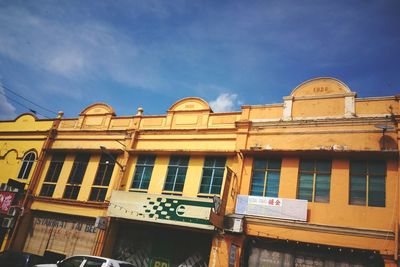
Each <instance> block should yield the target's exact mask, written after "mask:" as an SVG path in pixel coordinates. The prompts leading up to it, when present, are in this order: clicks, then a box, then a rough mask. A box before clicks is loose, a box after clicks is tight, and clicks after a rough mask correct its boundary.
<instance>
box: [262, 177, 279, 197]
mask: <svg viewBox="0 0 400 267" xmlns="http://www.w3.org/2000/svg"><path fill="white" fill-rule="evenodd" d="M279 176H280V172H276V171H269V172H268V175H267V189H266V193H265V196H267V197H278V192H279Z"/></svg>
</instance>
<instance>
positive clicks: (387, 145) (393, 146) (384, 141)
mask: <svg viewBox="0 0 400 267" xmlns="http://www.w3.org/2000/svg"><path fill="white" fill-rule="evenodd" d="M379 145H380V147H381V150H397V149H398V147H397V142H396V140H394V139H393V138H392V137H390V136H386V135H384V136H382V137H381V138H380V139H379Z"/></svg>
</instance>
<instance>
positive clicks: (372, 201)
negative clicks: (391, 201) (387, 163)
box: [368, 175, 386, 207]
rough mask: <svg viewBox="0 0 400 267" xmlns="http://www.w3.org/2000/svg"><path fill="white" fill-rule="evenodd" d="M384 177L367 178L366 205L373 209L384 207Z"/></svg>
mask: <svg viewBox="0 0 400 267" xmlns="http://www.w3.org/2000/svg"><path fill="white" fill-rule="evenodd" d="M385 187H386V183H385V177H384V176H372V175H371V176H369V185H368V205H369V206H374V207H385V197H386V193H385V191H386V190H385Z"/></svg>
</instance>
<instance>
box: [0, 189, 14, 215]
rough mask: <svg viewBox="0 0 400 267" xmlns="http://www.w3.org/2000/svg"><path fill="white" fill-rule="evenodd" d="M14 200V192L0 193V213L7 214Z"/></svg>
mask: <svg viewBox="0 0 400 267" xmlns="http://www.w3.org/2000/svg"><path fill="white" fill-rule="evenodd" d="M14 198H15V193H14V192H6V191H0V213H3V214H7V212H8V210H9V209H10V207H11V205H12V203H13V201H14Z"/></svg>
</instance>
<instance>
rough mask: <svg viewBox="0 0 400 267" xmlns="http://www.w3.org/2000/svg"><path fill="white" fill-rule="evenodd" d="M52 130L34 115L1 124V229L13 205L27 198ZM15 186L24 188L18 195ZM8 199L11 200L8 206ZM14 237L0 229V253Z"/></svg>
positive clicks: (24, 115)
mask: <svg viewBox="0 0 400 267" xmlns="http://www.w3.org/2000/svg"><path fill="white" fill-rule="evenodd" d="M52 127H53V121H51V120H38V119H37V118H36V117H35V116H33V115H31V114H22V115H20V116H18V117H17V118H16V119H15V120H14V121H1V122H0V147H1V150H0V170H1V172H0V184H1V188H0V194H1V199H2V203H1V204H2V209H1V212H0V225H3V221H4V219H6V218H8V216H7V211H8V209H9V208H10V207H11V206H13V205H18V202H21V203H22V201H23V198H24V196H25V194H24V191H23V190H24V189H25V190H26V189H27V188H28V185H29V184H30V182H31V178H32V176H33V172H34V169H35V168H36V166H37V162H38V159H39V158H40V156H41V154H43V153H42V149H43V147H44V145H45V143H46V141H47V139H48V136H49V132H50V129H51V128H52ZM15 183H17V184H18V183H20V184H21V186H22V188H21V189H20V190H19V192H16V190H14V189H15V188H14V187H12V186H11V185H14V184H15ZM7 197H8V199H9V200H11V202H9V203H8V204H7V203H6V202H7V200H6V198H7ZM10 197H11V198H10ZM3 204H4V206H3ZM4 223H5V222H4ZM13 223H14V222H13ZM11 234H12V232H11V231H9V230H8V228H5V227H1V228H0V248H1V250H4V248H5V246H6V244H7V241H8V239H9V237H10V236H11Z"/></svg>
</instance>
